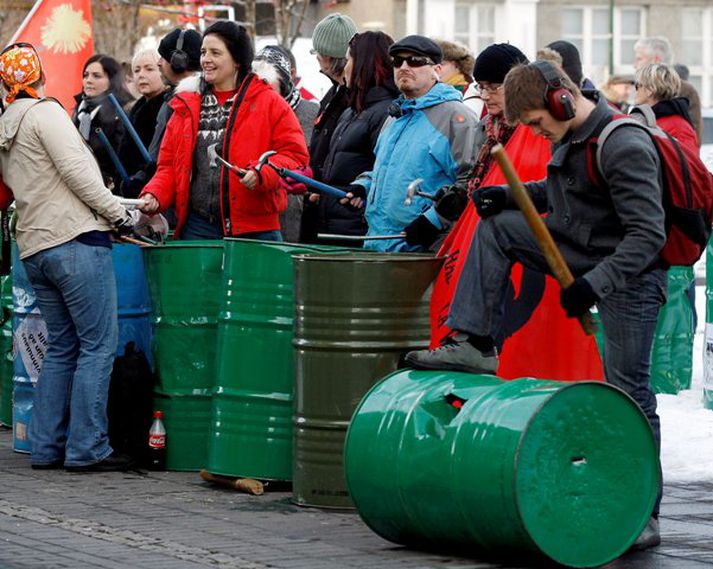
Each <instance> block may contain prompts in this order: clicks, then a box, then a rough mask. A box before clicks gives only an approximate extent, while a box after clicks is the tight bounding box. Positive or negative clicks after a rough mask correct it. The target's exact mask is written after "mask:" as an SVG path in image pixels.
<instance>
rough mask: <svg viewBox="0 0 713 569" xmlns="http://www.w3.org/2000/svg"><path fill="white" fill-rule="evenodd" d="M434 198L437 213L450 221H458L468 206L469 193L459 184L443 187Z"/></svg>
mask: <svg viewBox="0 0 713 569" xmlns="http://www.w3.org/2000/svg"><path fill="white" fill-rule="evenodd" d="M433 197H434V201H435V202H436V205H435V208H436V212H437V213H438V215H440V216H441V217H443V218H444V219H447V220H448V221H456V220H457V219H458V218H459V217H460V216H461V214H462V213H463V211H464V210H465V206H467V205H468V191H467V190H466V189H465V188H463V187H462V186H459V185H457V184H453V185H452V186H443V187H442V188H441V189H440V190H438V191H437V192H436V193H435V195H434V196H433Z"/></svg>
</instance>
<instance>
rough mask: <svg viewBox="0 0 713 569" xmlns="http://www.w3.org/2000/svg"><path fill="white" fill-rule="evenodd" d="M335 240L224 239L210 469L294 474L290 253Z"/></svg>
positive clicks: (261, 475)
mask: <svg viewBox="0 0 713 569" xmlns="http://www.w3.org/2000/svg"><path fill="white" fill-rule="evenodd" d="M326 251H329V252H335V251H340V249H336V248H333V247H320V246H309V245H295V244H288V243H278V242H274V241H256V240H250V239H226V240H225V262H224V271H223V301H222V306H221V310H220V316H219V319H218V336H217V338H218V340H217V345H218V348H217V354H218V355H217V360H216V373H217V382H216V389H215V393H214V396H213V405H212V416H211V422H210V424H211V431H210V443H209V451H208V470H209V471H210V472H213V473H216V474H224V475H228V476H240V477H248V478H258V479H265V480H284V481H287V480H291V479H292V401H293V392H294V388H293V385H294V363H293V359H294V357H293V348H292V339H293V313H294V276H293V268H292V255H294V254H298V253H319V252H326Z"/></svg>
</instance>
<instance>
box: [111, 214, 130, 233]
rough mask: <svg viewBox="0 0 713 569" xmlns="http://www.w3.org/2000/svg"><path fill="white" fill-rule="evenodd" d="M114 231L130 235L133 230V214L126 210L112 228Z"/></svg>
mask: <svg viewBox="0 0 713 569" xmlns="http://www.w3.org/2000/svg"><path fill="white" fill-rule="evenodd" d="M114 231H116V232H117V233H118V234H119V235H121V236H123V235H131V233H133V231H134V216H133V215H131V212H130V211H128V210H127V211H126V215H125V216H124V218H123V219H122V220H121V221H120V222H119V223H117V224H116V227H115V228H114Z"/></svg>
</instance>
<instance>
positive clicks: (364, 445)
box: [345, 370, 659, 567]
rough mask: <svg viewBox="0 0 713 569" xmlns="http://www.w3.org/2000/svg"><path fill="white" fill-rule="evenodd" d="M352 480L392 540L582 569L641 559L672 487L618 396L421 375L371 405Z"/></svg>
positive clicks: (593, 388)
mask: <svg viewBox="0 0 713 569" xmlns="http://www.w3.org/2000/svg"><path fill="white" fill-rule="evenodd" d="M345 470H346V479H347V483H348V487H349V491H350V493H351V496H352V499H353V500H354V503H355V504H356V507H357V510H358V512H359V514H360V516H361V517H362V518H363V519H364V521H365V522H366V523H367V525H369V527H371V529H372V530H374V531H375V532H376V533H378V534H379V535H380V536H382V537H383V538H385V539H388V540H390V541H393V542H395V543H400V544H403V545H407V546H412V547H425V548H433V547H437V548H447V549H448V550H451V551H452V550H453V549H459V550H464V551H466V552H468V553H470V554H471V555H473V556H476V557H477V556H482V557H488V558H489V559H493V558H494V559H495V560H498V561H505V560H511V559H514V558H519V559H520V560H522V559H525V560H527V561H528V562H532V561H533V556H536V557H537V556H542V557H544V558H549V559H551V560H552V561H555V562H557V563H561V564H563V565H566V566H569V567H595V566H599V565H601V564H604V563H607V562H609V561H611V560H612V559H615V558H616V557H618V556H619V555H621V554H622V553H624V552H625V551H627V549H628V548H629V546H631V544H632V543H633V542H634V540H635V539H636V537H637V536H638V535H639V534H640V532H641V531H642V529H643V528H644V526H645V525H646V522H647V521H648V519H649V517H650V515H651V511H652V508H653V505H654V501H655V499H656V494H657V491H658V484H659V467H658V458H657V452H656V444H655V442H654V438H653V435H652V432H651V428H650V427H649V423H648V421H647V420H646V417H645V416H644V415H643V413H642V412H641V410H640V409H639V407H638V406H637V405H636V403H635V402H634V401H633V400H632V399H631V398H630V397H629V396H628V395H626V394H625V393H623V392H622V391H621V390H619V389H617V388H615V387H612V386H611V385H608V384H605V383H601V382H576V383H560V382H554V381H543V380H535V379H518V380H515V381H507V382H506V381H502V380H500V379H498V378H496V377H494V376H478V375H471V374H464V373H456V372H425V371H414V370H402V371H399V372H396V373H394V374H393V375H391V376H389V377H387V378H386V379H384V381H383V382H381V383H379V384H378V385H376V386H375V387H374V388H373V389H372V390H371V391H370V392H369V394H368V395H367V396H366V397H365V398H364V399H363V400H362V402H361V403H360V405H359V407H358V409H357V410H356V412H355V414H354V417H353V418H352V422H351V426H350V428H349V432H348V434H347V440H346V449H345ZM543 566H544V565H543Z"/></svg>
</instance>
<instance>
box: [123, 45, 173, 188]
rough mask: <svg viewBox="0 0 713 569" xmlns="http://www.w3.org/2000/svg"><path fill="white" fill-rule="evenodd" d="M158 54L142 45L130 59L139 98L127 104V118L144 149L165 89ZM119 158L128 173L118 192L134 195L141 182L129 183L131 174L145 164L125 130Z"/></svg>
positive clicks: (146, 146)
mask: <svg viewBox="0 0 713 569" xmlns="http://www.w3.org/2000/svg"><path fill="white" fill-rule="evenodd" d="M160 58H161V56H160V55H159V53H158V52H157V51H156V50H152V49H146V50H142V51H139V52H138V53H137V54H136V55H134V58H133V60H132V62H131V70H132V73H133V75H134V82H135V83H136V87H137V89H138V91H139V93H140V94H141V98H139V99H138V100H137V101H136V103H134V106H133V107H132V108H131V112H130V113H129V120H131V124H132V125H133V127H134V129H135V130H136V133H137V134H138V135H139V138H140V139H141V142H142V143H143V145H144V148H146V149H147V151H148V147H149V146H150V144H151V140H152V139H153V136H154V132H155V131H156V118H157V116H158V112H159V110H160V109H161V106H162V105H163V101H164V97H163V95H164V93H165V92H166V89H167V87H166V85H165V84H164V82H163V79H162V78H161V70H160V69H159V66H158V61H159V59H160ZM119 158H120V159H121V163H122V164H123V165H124V168H126V172H127V174H128V175H129V176H130V177H131V180H130V181H129V183H128V184H122V186H121V194H122V195H123V196H124V197H127V198H135V197H136V196H138V195H139V193H140V191H141V189H142V188H143V185H144V184H142V183H138V184H132V183H131V181H132V180H134V179H135V178H133V175H134V174H136V173H137V172H139V171H140V170H142V169H143V168H145V167H146V166H147V165H148V164H147V161H146V160H145V158H144V156H143V154H142V153H141V151H140V150H139V148H138V146H137V145H136V142H135V141H134V139H133V138H132V137H131V136H130V135H129V133H128V132H127V133H126V134H125V135H124V138H123V139H122V140H121V145H120V147H119Z"/></svg>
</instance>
